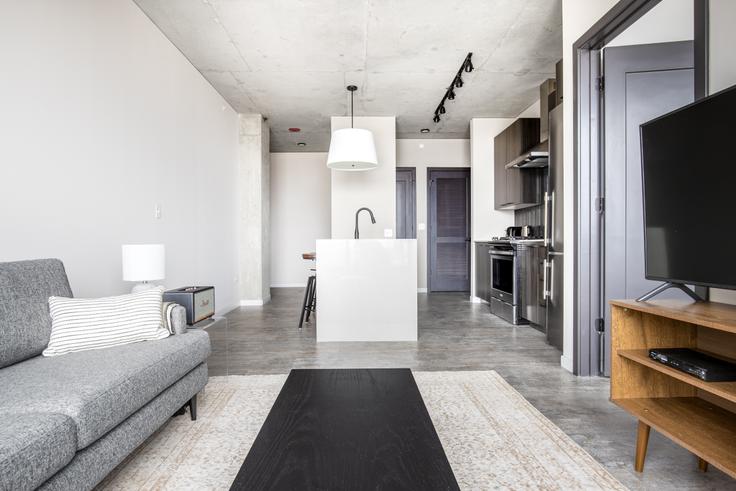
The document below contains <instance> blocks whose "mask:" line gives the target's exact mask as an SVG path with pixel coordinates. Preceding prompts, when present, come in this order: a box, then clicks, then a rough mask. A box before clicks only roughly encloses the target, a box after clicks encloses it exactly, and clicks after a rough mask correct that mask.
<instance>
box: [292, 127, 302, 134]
mask: <svg viewBox="0 0 736 491" xmlns="http://www.w3.org/2000/svg"><path fill="white" fill-rule="evenodd" d="M301 130H302V129H301V128H289V133H299V132H300V131H301Z"/></svg>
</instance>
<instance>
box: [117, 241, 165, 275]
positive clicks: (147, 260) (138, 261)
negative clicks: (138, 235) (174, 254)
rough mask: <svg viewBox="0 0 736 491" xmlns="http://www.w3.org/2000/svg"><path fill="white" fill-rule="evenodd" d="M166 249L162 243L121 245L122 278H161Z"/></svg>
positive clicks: (163, 270)
mask: <svg viewBox="0 0 736 491" xmlns="http://www.w3.org/2000/svg"><path fill="white" fill-rule="evenodd" d="M165 264H166V251H165V249H164V245H163V244H128V245H124V246H123V280H125V281H153V280H162V279H164V278H165V277H166V274H165Z"/></svg>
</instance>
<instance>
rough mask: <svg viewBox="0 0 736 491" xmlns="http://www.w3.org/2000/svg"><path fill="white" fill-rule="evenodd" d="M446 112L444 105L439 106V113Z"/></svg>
mask: <svg viewBox="0 0 736 491" xmlns="http://www.w3.org/2000/svg"><path fill="white" fill-rule="evenodd" d="M446 112H447V109H445V106H440V114H445V113H446Z"/></svg>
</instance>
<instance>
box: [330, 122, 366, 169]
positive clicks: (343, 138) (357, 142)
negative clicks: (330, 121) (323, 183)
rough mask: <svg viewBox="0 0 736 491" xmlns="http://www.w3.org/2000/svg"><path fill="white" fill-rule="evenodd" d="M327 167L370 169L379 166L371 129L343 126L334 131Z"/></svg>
mask: <svg viewBox="0 0 736 491" xmlns="http://www.w3.org/2000/svg"><path fill="white" fill-rule="evenodd" d="M327 167H329V168H330V169H335V170H350V171H355V170H370V169H375V168H376V167H378V158H376V144H375V142H374V141H373V133H371V131H370V130H364V129H359V128H343V129H341V130H336V131H335V132H334V133H332V139H331V140H330V153H329V154H328V155H327Z"/></svg>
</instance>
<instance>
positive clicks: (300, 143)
mask: <svg viewBox="0 0 736 491" xmlns="http://www.w3.org/2000/svg"><path fill="white" fill-rule="evenodd" d="M296 146H297V147H306V146H307V144H306V143H304V142H299V143H297V144H296Z"/></svg>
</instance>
